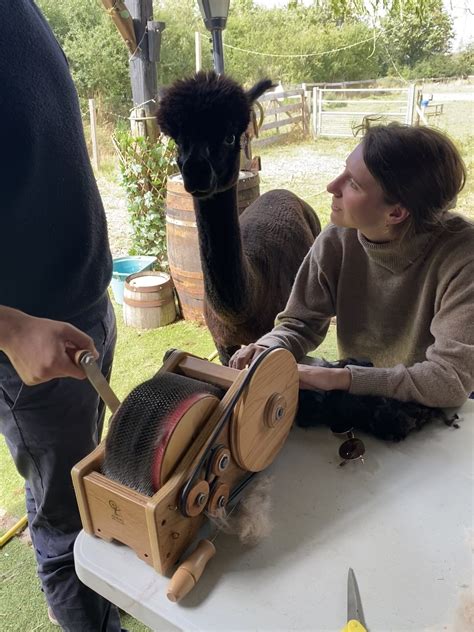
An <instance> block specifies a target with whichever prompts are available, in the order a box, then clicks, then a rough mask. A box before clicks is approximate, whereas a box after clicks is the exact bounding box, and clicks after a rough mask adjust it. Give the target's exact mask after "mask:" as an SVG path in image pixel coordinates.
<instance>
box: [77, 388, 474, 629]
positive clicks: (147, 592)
mask: <svg viewBox="0 0 474 632" xmlns="http://www.w3.org/2000/svg"><path fill="white" fill-rule="evenodd" d="M459 415H460V417H461V419H460V421H459V425H460V427H459V429H455V428H452V427H447V426H445V425H444V424H443V423H442V422H435V423H432V424H430V425H428V426H425V427H424V428H423V429H422V430H421V431H420V432H417V433H413V434H412V435H410V436H409V437H408V438H407V439H406V440H405V441H402V442H400V443H388V442H384V441H380V440H377V439H374V438H372V437H367V436H365V435H362V434H361V435H360V436H361V438H363V440H364V443H365V444H366V459H365V464H362V463H361V462H360V461H355V462H349V463H347V464H346V466H345V467H339V461H340V460H339V457H338V447H339V445H340V440H339V439H338V438H336V437H335V436H333V435H332V434H331V432H330V431H329V429H327V428H322V427H321V428H316V429H308V430H303V429H300V428H293V429H292V431H291V433H290V437H289V439H288V441H287V443H286V444H285V446H284V448H283V450H282V452H281V453H280V454H279V455H278V457H277V459H276V461H275V463H274V464H273V465H272V466H271V467H270V468H269V470H267V472H268V473H271V474H272V475H273V477H274V482H273V489H272V498H273V505H274V506H273V511H272V520H273V523H274V528H273V532H272V534H271V536H269V537H268V538H266V539H265V540H264V541H263V542H261V543H260V544H259V545H257V546H255V547H254V548H246V547H244V546H242V545H241V544H239V542H238V541H237V540H236V539H235V538H232V537H230V536H225V535H223V534H220V535H219V536H218V538H217V540H216V542H215V544H216V548H217V554H216V556H215V558H213V559H212V560H211V561H210V562H209V565H208V567H207V569H206V570H205V572H204V574H203V576H202V578H201V580H200V582H199V583H198V585H197V586H196V588H195V589H194V590H193V591H192V592H191V593H190V594H189V595H188V596H187V597H186V598H185V599H183V600H182V602H180V603H179V604H174V603H171V602H170V601H168V599H167V598H166V586H167V583H168V581H169V580H168V578H165V577H162V576H160V575H159V574H157V573H156V572H155V571H154V570H153V568H151V567H150V566H148V565H147V564H146V563H145V562H143V561H141V560H140V559H139V558H138V557H136V555H135V553H134V552H133V551H132V550H131V549H129V548H128V547H126V546H124V545H120V544H116V543H107V542H104V541H102V540H100V539H98V538H95V537H93V536H89V535H87V534H85V533H84V532H82V533H81V534H80V535H79V537H78V539H77V541H76V545H75V560H76V570H77V574H78V575H79V577H80V579H81V580H82V581H83V582H84V583H85V584H87V585H88V586H90V587H91V588H93V589H94V590H96V591H97V592H98V593H100V594H102V595H103V596H105V597H107V598H108V599H109V600H110V601H112V602H113V603H115V604H117V605H118V606H120V607H121V608H122V609H123V610H125V611H126V612H128V613H130V614H131V615H132V616H134V617H135V618H137V619H138V620H140V621H142V622H143V623H145V624H146V625H148V626H149V627H151V628H152V629H154V630H176V629H179V630H200V631H206V632H211V631H215V632H230V631H242V632H244V631H245V632H247V631H255V630H262V631H264V630H266V631H272V632H273V631H280V630H281V631H283V630H284V631H287V630H298V631H300V630H311V631H317V632H322V631H326V630H330V631H331V632H334V631H338V630H341V629H342V627H343V625H344V624H345V622H346V580H347V571H348V568H349V567H352V568H353V569H354V570H355V574H356V577H357V580H358V584H359V589H360V593H361V598H362V602H363V607H364V613H365V618H366V622H367V626H368V628H369V629H370V630H372V631H373V632H375V631H376V632H384V631H394V632H398V631H402V630H403V631H406V630H410V631H413V632H421V631H430V632H435V631H441V630H443V631H446V630H454V629H455V628H454V627H453V625H454V621H455V619H456V616H458V613H459V609H460V604H461V602H462V600H463V599H464V600H465V599H471V600H472V599H473V597H472V586H473V562H472V552H473V543H474V536H473V463H474V461H473V447H474V401H472V400H470V401H469V402H467V403H466V404H465V405H464V406H463V407H462V409H461V410H460V411H459ZM473 607H474V606H473ZM458 629H462V628H458ZM467 629H468V628H466V630H467Z"/></svg>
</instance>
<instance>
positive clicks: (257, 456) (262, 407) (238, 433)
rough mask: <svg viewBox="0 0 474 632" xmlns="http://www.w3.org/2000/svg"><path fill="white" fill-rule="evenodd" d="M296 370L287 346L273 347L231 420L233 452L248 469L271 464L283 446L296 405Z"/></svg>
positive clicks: (253, 470)
mask: <svg viewBox="0 0 474 632" xmlns="http://www.w3.org/2000/svg"><path fill="white" fill-rule="evenodd" d="M298 388H299V379H298V370H297V366H296V362H295V359H294V357H293V356H292V355H291V353H290V352H289V351H287V350H286V349H274V350H273V351H271V352H270V353H269V354H268V355H267V356H266V357H265V358H264V360H263V361H262V363H261V364H260V366H259V367H257V369H256V370H255V373H254V375H253V376H252V378H251V380H250V383H249V385H248V387H247V388H246V389H245V392H244V393H243V395H242V397H241V399H240V400H239V403H238V405H237V406H236V410H235V412H234V415H233V417H232V420H231V428H230V440H231V449H232V456H233V457H234V459H235V461H236V462H237V464H238V465H239V466H240V467H241V468H242V469H244V470H248V471H249V472H260V471H261V470H263V469H265V468H266V467H268V466H269V465H270V463H271V462H272V461H273V459H274V458H275V457H276V455H277V454H278V452H279V451H280V449H281V448H282V446H283V443H284V442H285V439H286V437H287V435H288V433H289V431H290V428H291V426H292V424H293V420H294V418H295V415H296V410H297V406H298Z"/></svg>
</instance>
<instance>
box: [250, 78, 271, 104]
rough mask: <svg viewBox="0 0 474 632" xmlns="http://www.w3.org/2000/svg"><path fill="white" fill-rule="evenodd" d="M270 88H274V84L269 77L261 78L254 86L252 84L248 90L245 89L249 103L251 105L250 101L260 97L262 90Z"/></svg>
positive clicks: (252, 101)
mask: <svg viewBox="0 0 474 632" xmlns="http://www.w3.org/2000/svg"><path fill="white" fill-rule="evenodd" d="M270 88H276V84H275V83H272V80H271V79H262V80H261V81H259V82H258V83H256V84H255V85H254V86H252V87H251V88H250V89H249V90H247V92H246V93H245V94H246V95H247V99H248V101H249V103H250V105H252V103H254V102H255V101H256V100H257V99H258V97H261V96H262V94H263V93H264V92H266V91H267V90H270Z"/></svg>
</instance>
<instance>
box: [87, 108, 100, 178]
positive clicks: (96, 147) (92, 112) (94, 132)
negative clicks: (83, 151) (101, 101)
mask: <svg viewBox="0 0 474 632" xmlns="http://www.w3.org/2000/svg"><path fill="white" fill-rule="evenodd" d="M89 118H90V123H91V143H92V164H93V165H94V167H95V168H96V169H97V170H98V169H99V144H98V142H97V121H96V113H95V100H94V99H89Z"/></svg>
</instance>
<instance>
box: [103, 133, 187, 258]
mask: <svg viewBox="0 0 474 632" xmlns="http://www.w3.org/2000/svg"><path fill="white" fill-rule="evenodd" d="M113 142H114V145H115V148H116V149H117V152H118V155H119V158H120V173H121V180H122V184H123V186H124V188H125V192H126V195H127V201H128V212H129V217H130V225H131V227H132V230H133V233H132V246H131V248H130V254H131V255H154V256H155V257H157V258H158V263H157V265H158V267H159V268H160V269H161V270H164V271H168V255H167V249H166V183H167V180H168V176H169V175H170V174H171V173H174V172H175V171H176V169H177V168H176V162H175V159H174V143H173V141H172V140H171V139H168V138H166V137H165V136H160V137H159V138H158V140H152V139H150V138H145V137H143V136H132V135H131V134H130V132H128V131H117V132H116V134H115V136H114V137H113Z"/></svg>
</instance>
